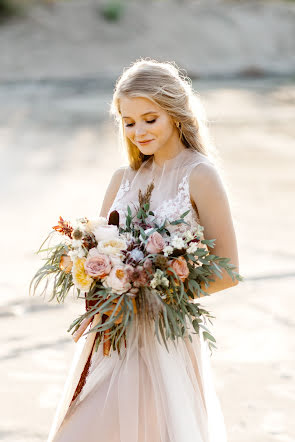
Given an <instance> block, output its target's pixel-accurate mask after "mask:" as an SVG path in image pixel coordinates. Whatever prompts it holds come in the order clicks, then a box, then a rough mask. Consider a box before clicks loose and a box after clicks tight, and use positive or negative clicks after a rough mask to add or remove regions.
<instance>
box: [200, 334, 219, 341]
mask: <svg viewBox="0 0 295 442" xmlns="http://www.w3.org/2000/svg"><path fill="white" fill-rule="evenodd" d="M203 336H204V337H205V338H206V339H209V340H210V341H213V342H216V340H215V338H214V337H213V336H212V335H210V333H208V332H203Z"/></svg>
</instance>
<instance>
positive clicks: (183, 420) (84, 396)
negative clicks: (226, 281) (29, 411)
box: [47, 148, 227, 442]
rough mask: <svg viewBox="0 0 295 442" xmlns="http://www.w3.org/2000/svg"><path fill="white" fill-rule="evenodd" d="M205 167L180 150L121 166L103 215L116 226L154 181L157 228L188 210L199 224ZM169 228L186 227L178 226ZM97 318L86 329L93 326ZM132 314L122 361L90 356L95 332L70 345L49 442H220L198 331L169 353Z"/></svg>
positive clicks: (219, 418)
mask: <svg viewBox="0 0 295 442" xmlns="http://www.w3.org/2000/svg"><path fill="white" fill-rule="evenodd" d="M204 162H211V161H210V159H209V158H208V157H207V156H206V155H203V154H201V153H198V152H196V151H193V150H192V149H188V148H184V149H183V150H181V151H180V152H179V153H178V154H177V155H176V156H174V157H173V158H171V159H168V160H166V161H165V163H164V165H162V166H160V165H158V164H157V163H156V162H155V160H154V157H153V156H151V157H149V158H148V160H146V161H145V162H144V163H143V164H142V165H141V167H140V168H139V169H138V170H137V171H134V170H133V169H131V168H130V167H127V168H124V176H123V179H122V183H121V186H120V188H119V191H118V193H117V195H116V198H115V200H114V202H113V204H112V207H111V208H110V210H109V214H110V212H111V211H112V210H117V211H118V212H119V214H120V224H124V222H125V216H124V214H125V211H126V208H127V205H129V206H130V208H131V210H132V211H133V213H134V210H135V206H134V204H136V203H137V202H138V190H139V189H141V190H142V191H143V192H144V191H145V190H146V188H147V186H148V184H150V183H151V181H152V180H154V184H155V188H154V190H153V192H152V196H151V202H150V208H151V210H153V212H154V215H155V217H156V220H157V222H158V223H162V222H164V220H165V218H167V219H171V220H173V219H176V218H178V217H179V216H180V215H181V214H182V213H184V212H185V211H187V210H189V209H190V212H189V214H188V215H187V217H186V218H185V219H186V221H187V222H189V223H190V224H191V225H192V226H197V225H198V215H197V212H196V210H195V209H194V208H193V205H192V201H191V199H190V192H189V176H190V173H191V171H192V170H193V169H194V168H195V167H197V166H198V165H199V164H201V163H204ZM211 164H212V163H211ZM109 214H108V215H109ZM175 228H176V229H178V230H179V229H183V228H187V226H185V225H184V224H179V225H177V226H176V227H175ZM203 299H204V298H200V303H201V301H202V300H203ZM97 316H98V315H96V316H95V317H94V320H93V323H92V325H91V324H90V325H89V326H88V328H87V329H86V331H88V330H89V328H90V327H91V326H94V325H95V324H96V323H97V322H96V321H97V320H98V318H97ZM137 316H138V315H136V316H135V318H136V320H135V321H134V323H133V324H132V328H131V331H130V335H129V337H128V342H127V347H126V348H124V346H123V350H121V356H120V355H118V353H117V351H113V350H111V352H110V355H109V356H103V353H102V345H100V346H99V348H98V351H97V352H95V351H94V350H93V348H92V347H93V341H94V335H95V333H89V334H88V335H86V336H82V337H81V338H80V340H79V341H78V342H77V344H75V345H76V346H77V349H76V352H75V355H74V358H73V361H72V365H71V369H70V371H69V374H68V378H67V381H66V383H65V386H64V391H63V394H62V397H61V399H60V402H59V405H58V407H57V410H56V413H55V416H54V419H53V423H52V426H51V430H50V434H49V438H48V441H47V442H82V441H85V442H226V440H227V436H226V429H225V424H224V418H223V414H222V411H221V407H220V402H219V399H218V397H217V394H216V392H215V387H214V382H213V375H212V372H211V365H210V354H209V349H208V346H207V344H206V342H205V341H204V338H203V334H202V331H201V332H200V335H197V334H192V342H191V341H190V340H189V339H188V338H186V339H185V340H182V339H180V340H179V341H178V342H177V344H176V345H175V344H174V343H173V342H171V341H170V342H169V341H168V348H169V352H168V351H167V349H166V348H165V346H164V345H163V344H160V343H159V342H158V340H157V338H156V335H155V333H154V328H153V324H152V323H151V322H149V321H147V322H141V323H140V322H139V321H138V319H137ZM207 325H208V324H207ZM200 330H201V329H200ZM192 333H193V331H192ZM91 352H92V356H91V357H89V355H90V354H91ZM87 360H88V363H90V366H89V370H88V374H87V376H86V382H85V384H84V386H83V388H82V390H81V391H80V393H79V394H78V395H77V397H76V398H75V399H74V400H73V395H74V393H75V390H76V387H77V385H78V384H79V381H80V378H81V373H82V371H83V369H84V368H85V364H86V362H87Z"/></svg>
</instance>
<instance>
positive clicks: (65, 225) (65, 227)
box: [52, 216, 73, 238]
mask: <svg viewBox="0 0 295 442" xmlns="http://www.w3.org/2000/svg"><path fill="white" fill-rule="evenodd" d="M52 228H53V229H54V230H56V231H57V232H59V233H62V234H63V235H67V236H68V237H69V238H72V231H73V227H72V226H71V225H70V223H69V222H67V221H65V220H64V219H63V218H62V217H61V216H60V217H59V221H58V225H57V226H53V227H52Z"/></svg>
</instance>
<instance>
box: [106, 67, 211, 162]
mask: <svg viewBox="0 0 295 442" xmlns="http://www.w3.org/2000/svg"><path fill="white" fill-rule="evenodd" d="M122 97H143V98H147V99H149V100H150V101H152V102H154V103H156V104H157V105H158V106H160V107H161V108H162V109H163V110H165V111H166V112H167V113H168V114H169V115H170V117H172V119H173V120H174V121H177V122H179V123H180V125H179V127H178V130H179V137H180V140H181V141H182V143H183V144H184V145H185V146H186V147H188V148H191V149H194V150H196V151H198V152H200V153H202V154H204V155H206V156H208V157H210V159H211V160H212V161H213V162H216V161H218V155H217V151H216V149H215V146H214V145H213V143H212V141H211V138H210V136H209V131H208V120H207V117H206V113H205V109H204V107H203V105H202V103H201V100H200V97H199V94H198V93H197V92H196V91H195V90H194V89H193V88H192V81H191V79H190V78H189V77H187V76H186V75H185V74H184V73H183V72H182V71H181V70H180V69H179V68H178V67H177V65H176V64H175V63H174V62H159V61H157V60H153V59H150V58H140V59H137V60H136V61H135V62H134V63H132V64H131V66H130V67H128V68H124V70H123V73H122V74H121V76H120V77H119V78H118V80H117V82H116V85H115V89H114V94H113V99H112V103H111V108H110V114H111V115H113V116H114V117H115V121H116V123H117V124H118V126H119V138H120V142H121V143H122V146H123V148H124V147H125V149H126V150H127V155H128V161H129V164H130V167H131V168H132V169H134V170H137V169H138V168H139V167H140V165H141V164H142V162H143V161H145V160H146V159H147V158H149V157H150V155H143V154H142V152H140V150H139V149H138V147H137V146H136V145H135V144H133V143H132V142H131V141H130V139H129V138H127V137H126V136H125V133H124V125H123V120H122V115H121V112H120V98H122Z"/></svg>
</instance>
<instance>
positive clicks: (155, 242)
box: [146, 232, 165, 253]
mask: <svg viewBox="0 0 295 442" xmlns="http://www.w3.org/2000/svg"><path fill="white" fill-rule="evenodd" d="M164 247H165V241H164V239H163V237H162V235H161V234H160V233H159V232H154V233H152V234H151V235H150V236H149V238H148V240H147V244H146V251H147V252H148V253H160V252H161V251H162V250H163V249H164Z"/></svg>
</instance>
